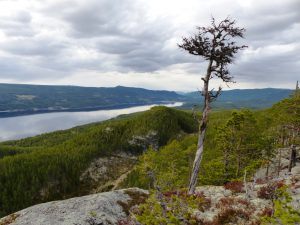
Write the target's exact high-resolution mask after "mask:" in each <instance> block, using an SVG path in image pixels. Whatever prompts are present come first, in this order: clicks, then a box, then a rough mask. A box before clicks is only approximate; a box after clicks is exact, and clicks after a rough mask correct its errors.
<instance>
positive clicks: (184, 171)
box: [123, 93, 300, 191]
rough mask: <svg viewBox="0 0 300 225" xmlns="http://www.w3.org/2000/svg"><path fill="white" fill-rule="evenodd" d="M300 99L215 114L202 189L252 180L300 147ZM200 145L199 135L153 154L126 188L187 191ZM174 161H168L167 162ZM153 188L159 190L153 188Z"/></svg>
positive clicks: (141, 163)
mask: <svg viewBox="0 0 300 225" xmlns="http://www.w3.org/2000/svg"><path fill="white" fill-rule="evenodd" d="M299 127H300V94H299V93H298V94H296V93H295V94H294V95H293V96H292V97H290V98H288V99H285V100H282V101H280V102H279V103H277V104H275V105H274V106H273V107H271V108H270V109H267V110H261V111H250V110H241V111H236V110H234V111H232V112H230V111H221V112H215V113H212V115H211V118H210V123H209V129H208V131H207V136H206V141H205V147H204V148H205V150H204V156H203V164H202V168H201V172H200V174H199V183H200V185H205V184H210V185H211V184H213V185H223V184H224V183H227V182H229V181H235V180H242V179H243V176H244V174H245V171H247V173H248V176H249V177H251V175H253V173H254V172H255V171H256V170H257V169H258V168H259V167H261V166H266V165H268V163H270V161H271V159H272V158H273V157H274V156H275V155H276V154H277V153H278V152H277V150H278V149H280V148H289V147H290V146H292V145H300V135H299ZM196 144H197V136H196V135H188V136H186V137H184V138H182V139H177V140H173V141H172V142H171V143H169V144H168V145H166V146H164V147H162V148H161V149H160V150H159V151H155V150H153V149H150V150H149V151H147V152H146V153H145V154H143V155H142V156H141V157H140V158H139V161H138V164H137V166H136V168H135V170H134V171H133V172H132V173H131V174H130V175H129V176H128V179H127V180H126V181H125V182H124V183H123V187H131V186H138V187H142V188H148V187H149V186H150V187H151V185H152V184H153V180H151V178H150V177H148V176H147V173H149V171H150V170H152V171H153V173H154V174H155V175H156V176H155V179H156V181H155V182H156V183H157V184H158V185H159V186H160V187H161V188H162V189H163V190H164V191H170V190H176V189H178V188H186V187H187V186H188V182H189V177H190V168H191V164H192V163H193V159H194V154H195V149H196ZM166 158H167V159H168V160H165V159H166ZM152 188H153V186H152Z"/></svg>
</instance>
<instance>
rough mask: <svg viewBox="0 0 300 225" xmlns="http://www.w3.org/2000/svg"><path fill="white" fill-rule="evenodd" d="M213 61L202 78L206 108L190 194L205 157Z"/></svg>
mask: <svg viewBox="0 0 300 225" xmlns="http://www.w3.org/2000/svg"><path fill="white" fill-rule="evenodd" d="M212 63H213V61H212V60H210V62H209V65H208V67H207V73H206V76H205V78H202V80H203V82H204V88H203V96H204V107H203V112H202V119H201V122H200V125H199V135H198V144H197V151H196V155H195V160H194V163H193V169H192V174H191V178H190V184H189V190H188V193H189V194H194V193H195V189H196V184H197V177H198V173H199V169H200V164H201V160H202V155H203V147H204V139H205V132H206V127H207V123H208V114H209V110H210V95H209V90H208V85H209V80H210V75H211V67H212Z"/></svg>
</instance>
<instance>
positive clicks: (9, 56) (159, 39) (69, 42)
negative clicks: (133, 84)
mask: <svg viewBox="0 0 300 225" xmlns="http://www.w3.org/2000/svg"><path fill="white" fill-rule="evenodd" d="M33 2H34V1H33ZM188 2H189V3H190V4H191V5H193V4H194V5H195V6H197V7H195V10H199V12H198V13H197V14H195V15H196V16H194V15H193V13H189V12H186V11H184V10H182V15H184V16H183V18H185V20H184V21H185V23H183V22H182V21H181V20H180V18H181V17H180V15H178V18H177V17H176V16H174V15H172V13H169V11H168V8H166V9H164V10H163V12H166V13H157V12H156V11H153V9H151V8H149V7H148V3H147V1H137V0H116V1H109V0H88V1H81V0H76V1H73V0H72V1H71V0H60V1H48V0H45V1H37V0H36V4H35V6H34V7H33V6H31V5H30V4H26V3H23V4H24V7H22V6H19V8H18V7H16V9H15V8H14V6H17V4H22V1H19V2H13V1H12V3H11V8H10V9H9V10H10V13H9V14H7V13H6V14H4V13H3V15H2V13H1V11H0V31H1V33H2V34H3V35H4V36H3V37H1V36H0V62H1V63H0V82H1V80H5V79H10V80H12V81H15V82H24V81H26V80H28V81H33V82H34V80H37V81H41V80H43V79H44V80H47V82H50V83H51V80H53V81H54V79H57V78H58V77H61V78H62V79H65V78H68V76H72V75H73V74H77V75H78V73H79V72H80V71H88V70H92V71H96V72H97V73H98V74H99V76H101V73H108V72H112V73H113V72H116V73H120V74H123V75H124V76H126V74H128V73H149V74H151V73H159V72H160V71H164V74H165V73H166V72H167V71H169V74H170V76H172V75H173V73H175V72H176V73H181V74H184V73H185V74H192V75H193V74H201V73H203V72H204V71H205V65H206V64H205V62H204V63H202V62H203V61H202V60H201V59H200V58H197V57H194V56H190V55H189V54H187V53H186V52H184V51H182V50H180V49H178V47H177V45H176V43H178V42H179V41H180V37H181V36H186V35H188V34H192V32H193V31H194V30H191V28H192V27H195V26H198V25H205V23H204V22H203V21H202V20H201V19H200V20H199V18H200V17H198V15H201V18H204V17H207V18H209V17H210V16H211V14H213V15H214V16H215V17H216V18H217V19H218V20H219V19H222V18H223V16H224V14H227V15H231V16H232V17H233V18H236V19H237V20H238V24H240V25H241V26H244V27H245V28H246V29H247V33H246V39H245V40H244V42H245V43H246V44H247V45H249V49H248V50H246V51H244V52H243V53H241V54H239V55H238V56H237V58H236V61H235V64H234V65H232V66H231V69H232V70H231V71H232V74H233V75H234V76H235V77H236V80H237V81H242V82H249V83H253V82H258V83H259V82H263V83H266V82H267V81H269V82H270V86H272V82H273V84H274V85H277V84H278V82H279V81H280V80H281V79H282V77H283V76H284V79H283V80H284V81H283V82H285V86H287V85H289V84H290V83H291V82H294V80H296V79H299V78H300V75H299V74H300V59H299V50H300V49H299V46H300V41H299V40H300V31H299V30H300V14H299V11H300V3H299V1H298V0H287V1H279V0H273V1H261V2H256V1H247V2H248V3H249V5H247V4H246V5H243V4H238V3H236V4H232V5H231V6H230V8H229V7H228V9H227V8H226V9H225V8H224V10H223V11H222V13H218V12H219V11H220V9H215V8H209V7H210V5H209V4H202V3H204V2H202V1H197V0H188ZM146 3H147V4H146ZM174 4H176V1H175V2H174ZM219 4H220V7H222V6H223V5H226V1H223V0H212V5H211V6H214V7H215V5H219ZM0 7H1V2H0ZM159 7H170V10H171V9H172V5H165V6H164V5H163V4H162V5H161V6H159ZM159 7H158V8H159ZM151 10H152V11H151ZM218 10H219V11H218ZM214 12H217V13H216V14H214ZM174 68H180V70H179V71H178V69H177V70H176V71H175V69H174ZM82 77H83V79H84V74H82ZM128 79H131V78H130V77H128ZM157 80H159V79H157ZM170 80H171V79H170ZM70 82H71V81H70ZM54 83H57V82H56V81H55V82H54ZM182 83H183V84H182V85H186V83H184V82H182ZM70 84H73V83H70ZM76 84H77V85H80V83H76ZM126 84H127V83H126ZM101 85H104V86H105V85H109V84H102V83H101V84H99V86H101ZM147 85H148V84H147V83H145V85H144V86H145V87H147ZM148 86H149V85H148ZM151 87H153V82H152V83H151ZM187 88H188V87H182V89H187Z"/></svg>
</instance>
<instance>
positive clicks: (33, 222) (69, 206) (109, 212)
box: [0, 188, 148, 225]
mask: <svg viewBox="0 0 300 225" xmlns="http://www.w3.org/2000/svg"><path fill="white" fill-rule="evenodd" d="M147 196H148V191H145V190H141V189H138V188H130V189H123V190H118V191H112V192H106V193H100V194H93V195H88V196H83V197H77V198H71V199H68V200H63V201H54V202H48V203H43V204H39V205H35V206H32V207H30V208H27V209H24V210H21V211H19V212H16V213H14V214H11V215H9V216H7V217H4V218H2V219H0V225H8V224H10V225H100V224H101V225H108V224H117V222H118V221H119V220H121V219H124V218H126V217H127V213H128V210H129V208H131V207H132V206H133V205H136V204H139V203H141V202H143V201H145V199H146V198H147Z"/></svg>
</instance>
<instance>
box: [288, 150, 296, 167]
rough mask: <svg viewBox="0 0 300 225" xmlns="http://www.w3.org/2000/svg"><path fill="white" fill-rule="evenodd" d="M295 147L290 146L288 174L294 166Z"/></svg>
mask: <svg viewBox="0 0 300 225" xmlns="http://www.w3.org/2000/svg"><path fill="white" fill-rule="evenodd" d="M296 158H297V155H296V145H292V146H291V155H290V163H289V172H291V171H292V168H293V167H294V166H295V165H296Z"/></svg>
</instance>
